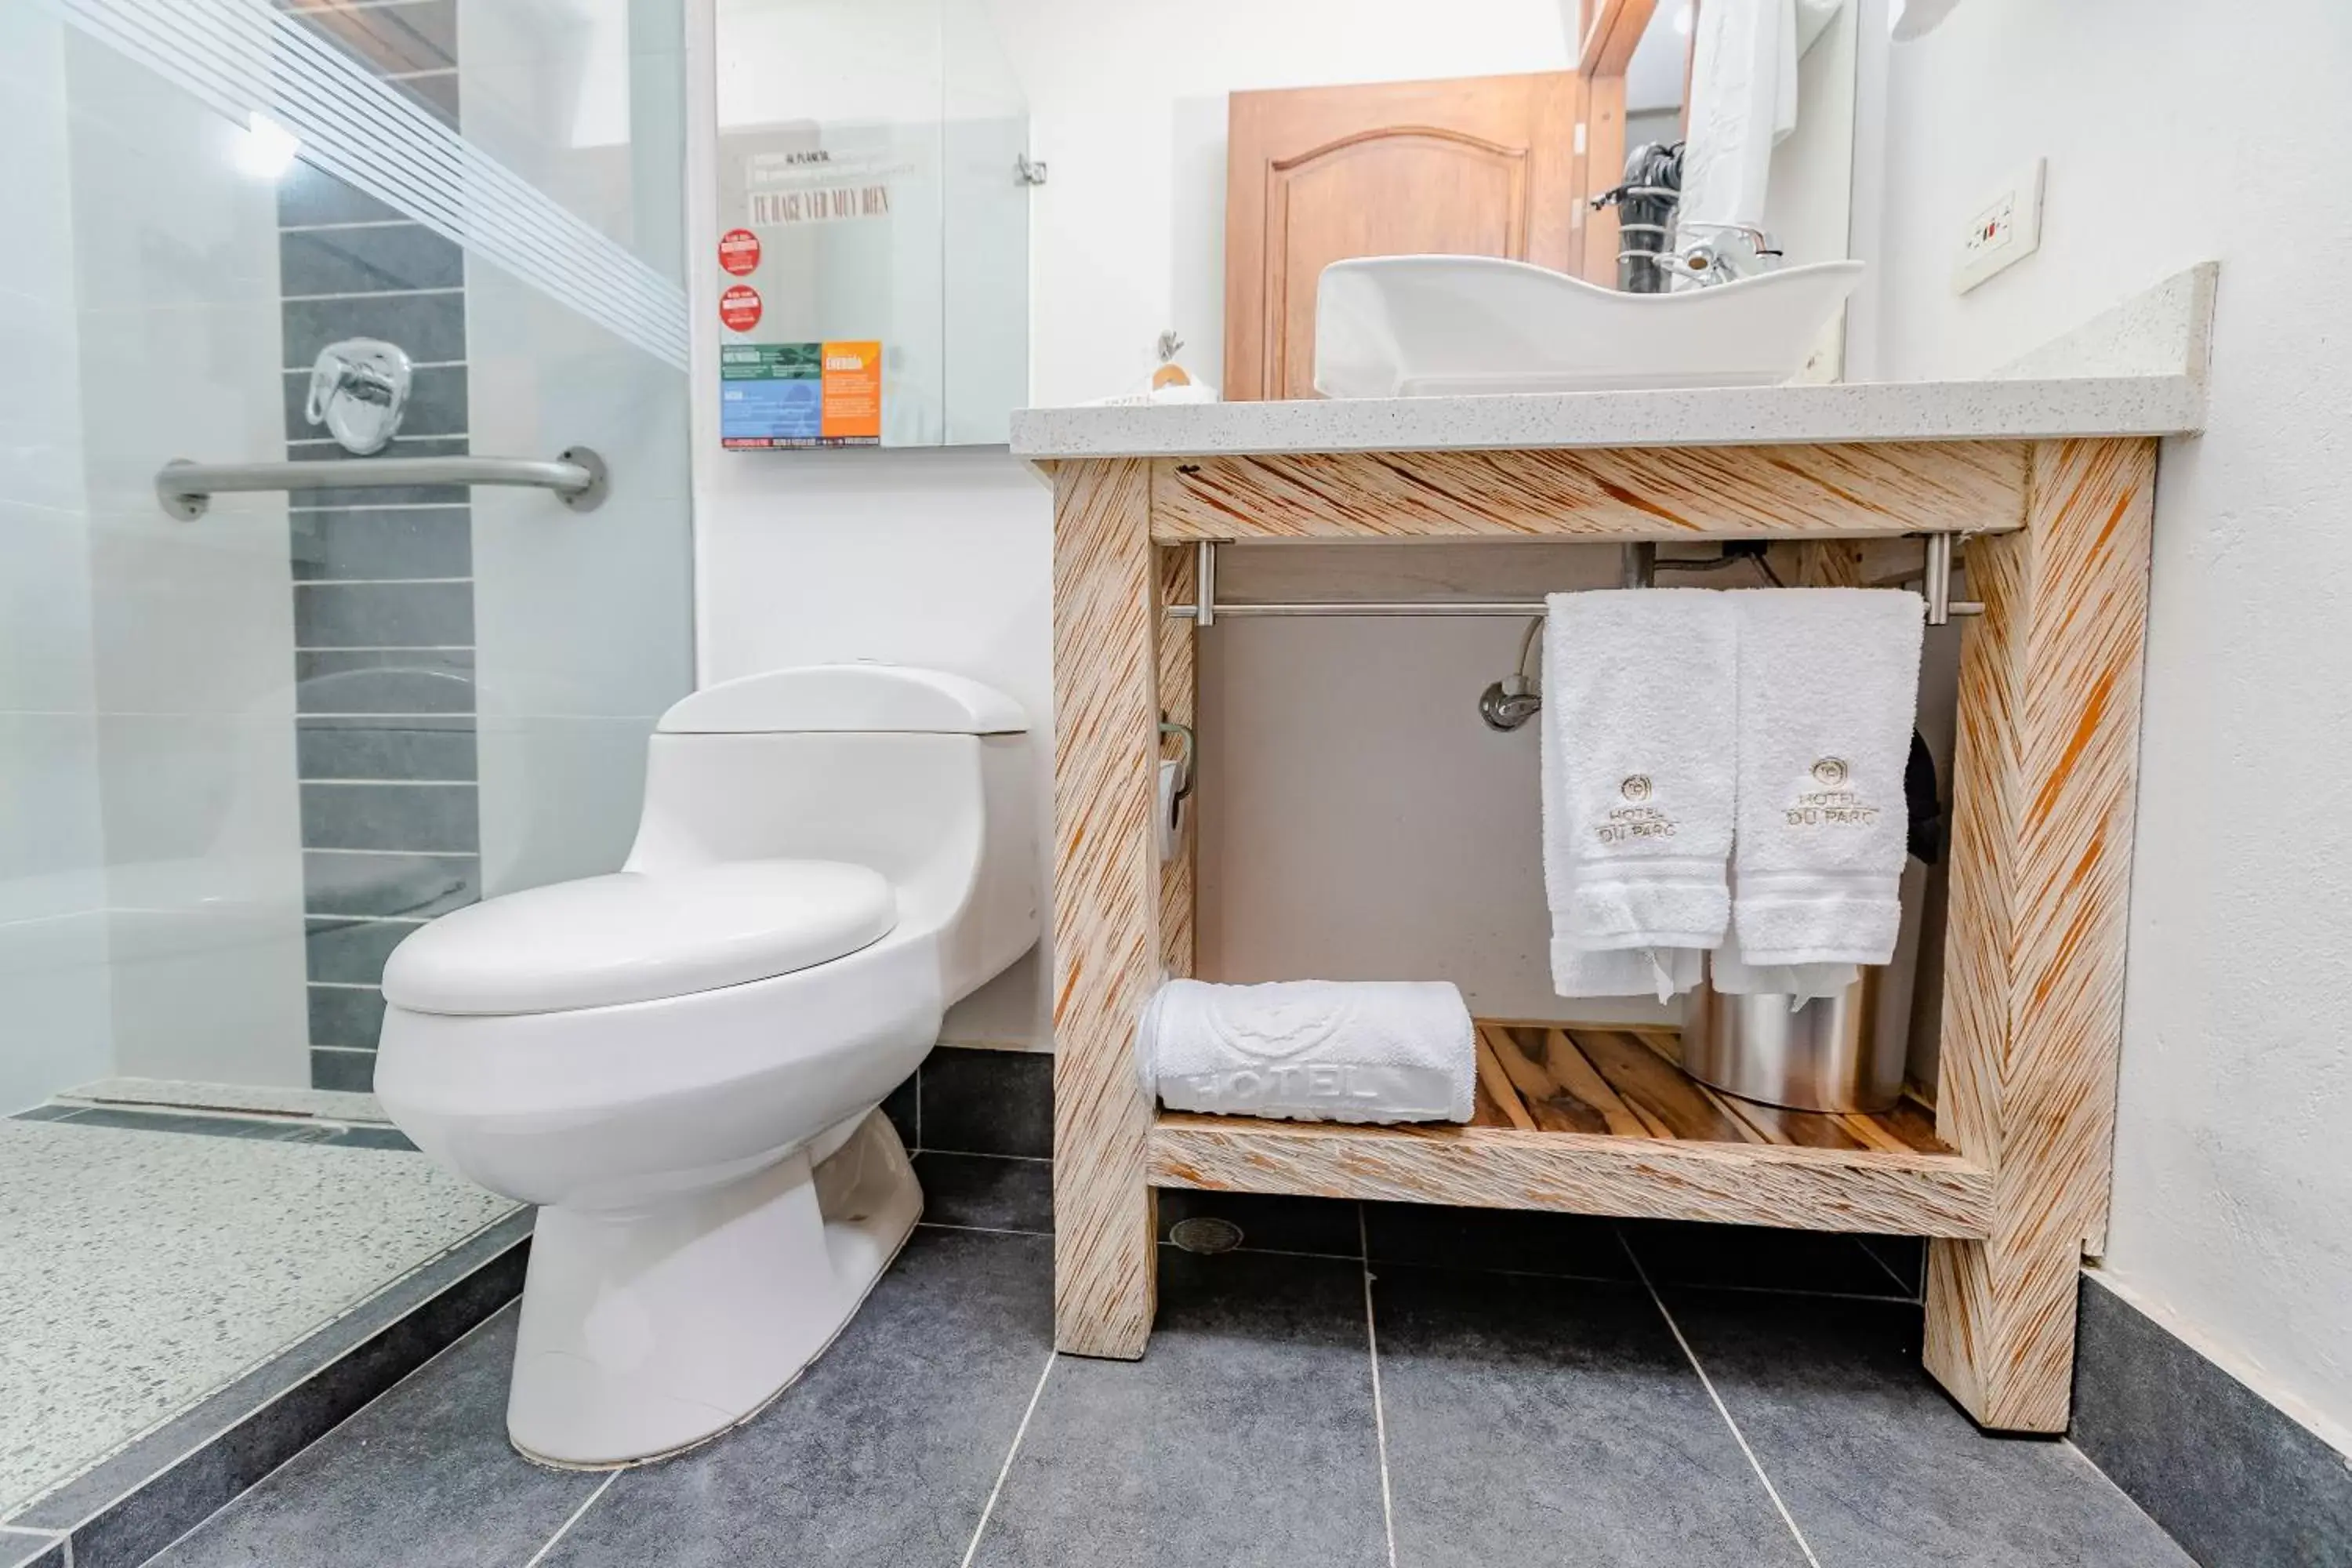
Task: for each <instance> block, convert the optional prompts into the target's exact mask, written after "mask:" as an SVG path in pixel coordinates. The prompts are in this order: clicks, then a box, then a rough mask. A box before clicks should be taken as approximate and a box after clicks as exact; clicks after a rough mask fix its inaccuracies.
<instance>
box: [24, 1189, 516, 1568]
mask: <svg viewBox="0 0 2352 1568" xmlns="http://www.w3.org/2000/svg"><path fill="white" fill-rule="evenodd" d="M530 1225H531V1219H530V1215H529V1214H528V1213H524V1214H518V1215H510V1216H509V1217H508V1218H507V1219H505V1220H501V1221H500V1222H499V1223H498V1224H497V1225H494V1226H490V1227H488V1229H487V1230H485V1231H483V1232H481V1233H480V1234H478V1236H476V1237H473V1238H472V1239H470V1240H468V1241H467V1242H465V1243H464V1244H462V1245H461V1246H459V1247H457V1248H456V1249H454V1250H453V1251H452V1252H450V1253H449V1254H447V1255H446V1256H445V1257H443V1258H438V1259H436V1260H435V1261H434V1262H432V1263H429V1264H427V1265H425V1267H424V1268H419V1269H417V1270H416V1271H415V1272H414V1273H413V1274H411V1275H409V1276H407V1277H406V1278H404V1279H401V1280H398V1281H396V1282H394V1284H392V1285H390V1286H388V1287H386V1288H385V1289H383V1290H382V1291H380V1292H378V1293H377V1294H376V1295H375V1296H373V1297H371V1298H370V1299H369V1300H366V1301H363V1302H362V1303H360V1305H359V1306H357V1307H356V1308H354V1309H353V1310H352V1311H351V1312H349V1313H347V1314H345V1315H344V1316H342V1317H341V1318H338V1319H336V1320H335V1321H333V1322H331V1323H329V1324H327V1325H326V1326H325V1327H324V1328H322V1329H320V1331H319V1332H317V1333H316V1334H313V1335H310V1337H309V1338H307V1339H305V1340H303V1341H301V1342H299V1343H297V1344H295V1345H293V1346H291V1347H289V1349H288V1350H286V1351H285V1352H282V1353H280V1354H278V1355H277V1356H274V1357H272V1358H271V1359H270V1360H269V1361H268V1362H266V1363H263V1364H262V1365H260V1366H258V1367H257V1368H255V1369H254V1370H253V1371H251V1372H249V1373H246V1374H245V1375H244V1376H243V1377H240V1378H239V1379H237V1380H236V1382H235V1383H233V1384H230V1385H229V1386H228V1387H226V1388H225V1389H222V1390H221V1391H220V1392H219V1393H217V1394H213V1395H212V1396H211V1397H209V1398H207V1399H205V1401H203V1402H202V1403H201V1404H199V1405H196V1406H195V1407H194V1408H193V1409H191V1410H188V1411H186V1412H184V1413H183V1414H182V1415H178V1416H175V1417H173V1419H172V1420H171V1421H168V1422H166V1423H164V1425H163V1426H161V1427H158V1428H157V1429H156V1430H154V1431H152V1432H151V1433H149V1434H148V1435H147V1436H143V1437H141V1438H139V1439H138V1440H137V1441H135V1442H133V1443H132V1444H131V1445H130V1446H129V1447H126V1448H124V1449H122V1450H121V1451H120V1452H118V1453H116V1454H115V1455H114V1456H113V1457H111V1458H109V1459H107V1460H106V1461H105V1462H104V1463H102V1464H100V1465H99V1466H98V1467H97V1468H94V1469H92V1470H90V1471H89V1472H88V1473H87V1474H84V1475H82V1476H79V1477H78V1478H76V1479H74V1480H73V1481H72V1482H70V1483H69V1484H68V1485H67V1486H65V1487H62V1488H60V1489H58V1490H57V1491H55V1492H52V1493H50V1494H48V1495H47V1497H44V1498H43V1499H41V1500H40V1501H39V1502H38V1503H37V1504H36V1505H35V1506H34V1507H33V1508H32V1509H30V1510H26V1514H25V1515H24V1516H23V1517H22V1518H21V1519H20V1520H19V1521H17V1522H20V1523H25V1524H33V1525H41V1526H51V1527H56V1528H60V1529H69V1530H70V1531H71V1535H72V1541H73V1556H74V1561H75V1563H76V1564H77V1565H78V1568H134V1565H135V1564H139V1563H145V1562H147V1561H148V1559H149V1558H150V1557H151V1556H152V1554H153V1553H154V1552H156V1551H157V1550H158V1549H160V1548H161V1547H163V1546H164V1545H166V1544H168V1543H169V1542H173V1541H174V1540H177V1539H178V1538H179V1537H180V1536H182V1535H183V1534H184V1533H186V1532H187V1531H189V1530H190V1529H192V1528H194V1526H196V1525H198V1524H200V1523H203V1522H204V1521H205V1520H206V1519H207V1518H209V1517H210V1516H212V1515H213V1514H214V1513H215V1511H216V1510H219V1509H220V1508H221V1507H222V1506H223V1505H224V1504H226V1503H227V1502H228V1501H230V1500H232V1499H234V1498H236V1496H237V1495H238V1494H239V1493H241V1492H243V1491H245V1490H246V1489H247V1488H249V1487H251V1486H253V1485H254V1484H255V1483H256V1482H257V1481H259V1480H261V1479H262V1478H263V1477H265V1476H268V1474H269V1473H270V1472H272V1471H273V1470H276V1469H277V1468H278V1466H279V1465H281V1464H283V1463H285V1462H286V1461H287V1460H289V1459H290V1458H293V1457H294V1456H295V1455H296V1454H298V1453H300V1452H301V1451H302V1450H303V1449H305V1448H307V1447H310V1445H311V1444H312V1443H314V1442H316V1441H318V1440H319V1439H320V1437H322V1436H325V1435H326V1434H327V1433H328V1432H330V1431H331V1430H332V1429H333V1428H335V1427H336V1426H338V1425H339V1424H340V1423H341V1422H342V1421H343V1420H344V1419H345V1418H346V1417H348V1416H350V1415H352V1414H353V1413H354V1412H355V1411H358V1410H359V1409H360V1408H361V1407H362V1406H363V1405H367V1404H368V1403H369V1401H371V1400H373V1399H374V1398H375V1397H376V1396H377V1395H378V1394H382V1393H383V1391H384V1390H386V1389H388V1388H390V1387H392V1386H393V1384H396V1383H398V1382H399V1381H400V1380H401V1379H402V1378H403V1377H404V1376H406V1375H407V1374H408V1373H410V1372H412V1371H414V1370H415V1369H416V1368H417V1367H418V1366H420V1365H421V1364H423V1363H425V1362H427V1361H429V1360H430V1359H431V1358H432V1357H433V1356H434V1355H435V1354H436V1352H439V1351H441V1350H443V1349H444V1348H446V1346H448V1345H449V1344H450V1343H452V1342H455V1341H456V1340H457V1339H458V1338H459V1337H461V1336H462V1335H464V1334H465V1333H466V1332H467V1331H468V1330H470V1329H472V1328H473V1327H474V1326H475V1325H476V1324H478V1323H479V1322H481V1321H483V1320H484V1319H486V1318H488V1316H490V1314H492V1313H493V1312H495V1311H497V1310H499V1308H500V1307H502V1306H504V1305H505V1304H506V1303H508V1302H509V1301H512V1300H514V1299H515V1297H516V1295H517V1294H518V1293H520V1290H521V1289H522V1279H523V1268H524V1262H525V1260H526V1258H528V1257H529V1254H530ZM264 1561H278V1560H274V1559H264Z"/></svg>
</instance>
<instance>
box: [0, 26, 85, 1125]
mask: <svg viewBox="0 0 2352 1568" xmlns="http://www.w3.org/2000/svg"><path fill="white" fill-rule="evenodd" d="M60 33H61V25H60V24H59V23H58V20H57V19H56V18H55V17H54V16H50V15H49V14H48V13H47V12H46V11H42V10H38V9H36V8H35V7H33V6H30V5H5V6H0V145H5V147H6V148H7V149H8V153H7V156H6V157H5V159H0V211H5V212H6V213H7V214H8V215H9V216H10V220H11V221H10V223H9V241H8V243H7V244H6V245H5V247H0V800H5V803H6V804H5V808H0V1115H6V1114H8V1113H9V1112H11V1111H15V1110H22V1109H23V1108H24V1107H26V1106H28V1105H33V1104H37V1103H38V1102H39V1101H40V1100H44V1099H46V1098H47V1096H48V1095H50V1094H52V1093H54V1092H55V1091H56V1090H58V1089H63V1088H66V1087H68V1085H71V1084H74V1083H78V1082H82V1081H84V1080H87V1079H92V1078H97V1077H99V1076H100V1075H101V1074H103V1073H104V1072H105V1071H106V1068H107V1050H108V1039H109V1029H110V1025H109V1020H108V1008H107V1001H108V998H107V984H106V937H107V921H106V914H105V904H106V885H105V871H104V865H105V842H104V835H103V831H102V828H101V826H100V819H99V805H98V798H99V797H98V719H97V711H96V695H95V692H94V690H93V688H92V679H91V668H90V605H89V508H88V505H87V503H86V501H85V499H84V497H83V493H82V479H81V432H80V421H79V417H78V414H77V409H76V404H77V400H78V397H79V394H78V391H77V387H78V384H79V365H78V363H77V362H76V357H75V348H74V304H75V298H74V258H73V210H72V196H71V187H70V183H69V174H68V159H67V150H68V139H67V111H66V85H65V56H64V51H63V40H62V38H61V37H60Z"/></svg>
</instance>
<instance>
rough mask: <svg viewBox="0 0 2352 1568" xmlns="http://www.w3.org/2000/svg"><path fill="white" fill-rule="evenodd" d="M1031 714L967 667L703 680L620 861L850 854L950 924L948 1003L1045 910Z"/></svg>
mask: <svg viewBox="0 0 2352 1568" xmlns="http://www.w3.org/2000/svg"><path fill="white" fill-rule="evenodd" d="M1028 730H1029V720H1028V715H1027V714H1025V713H1024V712H1023V711H1022V709H1021V705H1020V704H1019V703H1017V702H1015V701H1013V699H1011V698H1010V697H1007V696H1005V695H1004V694H1003V692H1001V691H997V690H995V689H992V688H990V687H987V686H983V685H982V684H981V683H980V682H978V681H975V680H968V679H964V678H963V677H961V676H956V675H950V674H946V673H944V672H942V671H939V670H930V669H917V668H909V667H906V666H900V665H882V664H840V665H814V666H809V667H806V668H796V669H779V670H771V671H768V672H766V673H764V674H760V675H750V676H745V677H742V678H741V679H736V680H730V681H724V682H721V683H720V684H719V685H717V686H712V687H708V688H705V689H703V690H700V691H698V692H696V693H694V694H693V695H692V696H690V697H688V698H686V699H685V700H682V701H680V702H678V703H677V705H676V706H674V707H672V708H671V709H670V710H669V711H668V712H667V713H665V714H663V715H662V718H661V722H660V723H659V724H658V725H657V726H656V729H655V731H654V735H653V739H652V742H651V743H650V745H649V746H648V749H647V758H646V805H645V816H644V817H643V819H642V820H641V821H640V823H639V825H638V828H637V839H636V844H635V847H633V848H632V849H631V850H630V851H629V858H628V863H627V866H626V869H629V870H632V871H646V872H658V871H661V870H664V869H667V868H673V867H685V866H705V865H710V864H714V863H716V862H719V861H727V860H755V859H770V858H783V859H811V860H846V861H849V862H851V863H853V864H856V865H861V866H871V867H872V868H875V869H876V870H877V871H879V872H881V873H882V874H883V876H885V877H887V878H888V879H889V880H890V882H891V884H892V886H893V887H894V889H896V890H897V893H898V924H899V929H900V930H902V931H903V930H906V929H907V928H908V927H909V926H910V925H912V926H914V927H915V928H916V929H918V930H921V929H936V930H937V931H938V932H939V942H940V982H941V988H942V997H941V999H942V1001H943V1002H954V1001H956V1000H957V999H958V998H960V997H961V996H964V995H966V994H969V993H970V992H971V991H972V990H974V989H975V988H977V987H978V986H979V985H980V984H982V983H983V982H984V981H986V980H988V979H989V978H990V977H992V976H993V975H994V974H996V973H998V972H999V971H1001V970H1003V968H1004V967H1005V966H1006V965H1007V964H1009V963H1012V962H1013V960H1014V959H1016V958H1018V957H1020V956H1021V955H1022V954H1023V953H1024V952H1027V951H1028V950H1029V948H1030V947H1031V946H1032V945H1033V944H1034V942H1036V940H1037V932H1038V927H1039V921H1040V907H1041V903H1042V900H1041V898H1040V893H1039V887H1038V871H1037V837H1036V834H1037V821H1036V818H1037V805H1036V800H1037V780H1036V773H1035V764H1034V760H1033V757H1032V754H1031V751H1030V738H1029V733H1028Z"/></svg>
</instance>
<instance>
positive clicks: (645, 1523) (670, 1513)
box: [467, 1230, 1053, 1568]
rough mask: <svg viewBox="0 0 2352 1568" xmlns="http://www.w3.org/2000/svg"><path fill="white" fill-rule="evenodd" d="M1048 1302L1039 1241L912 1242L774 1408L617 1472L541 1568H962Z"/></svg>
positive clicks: (1036, 1361)
mask: <svg viewBox="0 0 2352 1568" xmlns="http://www.w3.org/2000/svg"><path fill="white" fill-rule="evenodd" d="M1052 1297H1053V1247H1052V1244H1051V1243H1050V1242H1048V1241H1046V1240H1045V1238H1044V1237H1026V1236H978V1235H973V1234H971V1233H969V1232H957V1231H942V1230H919V1231H917V1232H916V1233H915V1237H914V1239H913V1240H912V1241H910V1242H908V1244H907V1249H906V1250H905V1251H904V1252H903V1253H901V1254H900V1255H899V1258H898V1263H897V1265H896V1266H895V1267H894V1268H892V1269H891V1271H890V1273H889V1274H888V1275H887V1277H886V1278H885V1279H883V1280H882V1282H881V1284H880V1285H879V1286H877V1288H876V1289H875V1291H874V1293H873V1295H872V1296H870V1297H868V1298H867V1300H866V1305H865V1308H864V1309H863V1310H861V1311H860V1312H859V1313H858V1315H857V1317H856V1319H855V1320H853V1321H851V1323H850V1325H849V1326H848V1328H846V1329H845V1330H844V1331H842V1335H841V1338H840V1339H839V1340H837V1341H836V1342H835V1343H834V1346H833V1348H832V1349H831V1350H828V1351H827V1352H825V1353H824V1355H823V1356H821V1357H819V1358H818V1359H817V1361H816V1363H815V1364H814V1365H813V1366H811V1367H810V1368H809V1369H808V1371H807V1372H806V1373H803V1375H802V1377H801V1380H800V1381H799V1382H798V1383H796V1384H793V1386H792V1387H791V1388H789V1389H787V1390H785V1392H784V1394H783V1395H782V1397H781V1398H779V1399H778V1400H777V1401H776V1403H775V1404H774V1405H772V1406H770V1407H769V1408H768V1410H767V1411H765V1412H764V1413H763V1414H761V1415H759V1416H758V1417H757V1418H755V1419H754V1420H752V1421H751V1422H750V1423H749V1424H748V1425H746V1426H743V1427H742V1428H741V1429H740V1430H739V1431H736V1432H733V1433H730V1434H729V1435H728V1436H725V1437H723V1438H721V1439H720V1440H719V1441H718V1442H715V1443H712V1444H710V1445H709V1446H708V1447H702V1448H698V1449H696V1450H695V1451H693V1452H691V1453H689V1454H688V1455H686V1456H685V1457H683V1458H677V1459H674V1460H672V1461H670V1462H669V1463H667V1464H663V1465H656V1466H653V1467H651V1468H646V1469H641V1470H631V1471H628V1472H626V1473H625V1474H624V1475H622V1476H621V1477H620V1479H617V1480H615V1481H614V1483H613V1487H612V1489H611V1490H610V1491H608V1492H606V1493H605V1494H604V1497H603V1498H602V1499H601V1500H599V1501H598V1502H597V1504H596V1506H595V1507H594V1508H592V1509H590V1510H588V1511H587V1512H586V1513H585V1514H583V1516H582V1517H581V1519H580V1521H579V1522H578V1523H577V1524H575V1525H573V1526H572V1529H571V1531H569V1532H568V1533H566V1534H565V1536H564V1538H563V1540H562V1542H559V1543H558V1544H557V1546H556V1548H555V1550H554V1551H553V1552H551V1553H550V1554H549V1555H548V1558H547V1560H546V1565H545V1568H589V1565H593V1568H646V1564H651V1563H659V1564H661V1565H662V1568H698V1565H700V1564H726V1565H728V1568H734V1565H735V1564H739V1563H743V1564H748V1563H779V1564H786V1563H788V1564H795V1565H799V1564H805V1565H807V1568H824V1565H829V1564H835V1563H840V1564H851V1563H857V1564H865V1563H872V1564H876V1565H877V1568H879V1565H882V1564H888V1565H891V1568H898V1565H900V1564H904V1565H906V1568H931V1565H934V1564H936V1565H938V1568H955V1564H956V1563H960V1562H961V1560H962V1557H963V1552H964V1548H965V1546H966V1545H967V1543H969V1542H970V1541H971V1532H972V1530H973V1528H974V1526H976V1525H977V1524H978V1523H979V1521H980V1513H981V1510H982V1507H983V1506H985V1504H986V1502H987V1500H988V1493H989V1489H990V1488H991V1487H992V1486H993V1485H994V1484H995V1481H996V1477H997V1473H998V1471H999V1469H1000V1468H1002V1467H1003V1463H1004V1456H1005V1454H1006V1452H1007V1451H1008V1450H1009V1449H1010V1448H1011V1447H1012V1444H1013V1434H1014V1433H1015V1432H1016V1431H1018V1430H1019V1429H1020V1426H1021V1416H1022V1413H1023V1412H1024V1410H1026V1409H1027V1408H1028V1405H1029V1398H1030V1394H1031V1393H1032V1391H1033V1390H1034V1388H1035V1387H1036V1384H1037V1377H1038V1374H1039V1373H1042V1372H1043V1371H1044V1370H1045V1359H1046V1357H1047V1355H1048V1354H1049V1353H1050V1350H1049V1346H1050V1344H1051V1340H1052V1314H1053V1308H1052ZM524 1555H528V1553H525V1554H524ZM481 1560H482V1559H480V1558H471V1559H467V1561H481ZM520 1560H521V1559H520V1558H516V1559H514V1561H516V1562H520Z"/></svg>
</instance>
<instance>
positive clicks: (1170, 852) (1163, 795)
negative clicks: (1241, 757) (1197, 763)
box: [1155, 719, 1194, 860]
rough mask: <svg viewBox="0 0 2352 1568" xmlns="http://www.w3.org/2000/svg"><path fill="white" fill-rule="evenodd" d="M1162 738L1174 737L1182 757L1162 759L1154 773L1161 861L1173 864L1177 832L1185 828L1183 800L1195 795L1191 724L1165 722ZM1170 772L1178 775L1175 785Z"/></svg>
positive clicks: (1161, 733)
mask: <svg viewBox="0 0 2352 1568" xmlns="http://www.w3.org/2000/svg"><path fill="white" fill-rule="evenodd" d="M1171 735H1172V736H1174V737H1175V738H1176V743H1177V749H1178V751H1179V752H1181V755H1179V756H1178V757H1176V758H1174V759H1172V760H1171V759H1169V758H1166V757H1163V758H1161V759H1160V765H1159V767H1158V769H1157V770H1155V772H1156V774H1157V786H1158V801H1159V806H1158V811H1157V816H1158V817H1159V821H1158V822H1157V824H1156V825H1155V826H1157V828H1158V834H1157V837H1158V838H1159V841H1160V858H1161V859H1162V860H1171V859H1174V858H1175V856H1176V837H1177V830H1178V829H1179V828H1180V827H1181V826H1182V825H1183V812H1184V798H1185V797H1186V796H1187V795H1191V794H1192V776H1193V766H1192V760H1193V744H1194V742H1193V739H1192V726H1191V725H1190V724H1178V723H1174V722H1172V721H1169V720H1166V719H1162V720H1161V721H1160V738H1161V739H1163V740H1165V739H1166V738H1168V737H1169V736H1171ZM1171 772H1172V773H1173V774H1174V775H1175V776H1174V779H1173V782H1172V783H1171V780H1170V776H1169V775H1170V774H1171Z"/></svg>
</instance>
